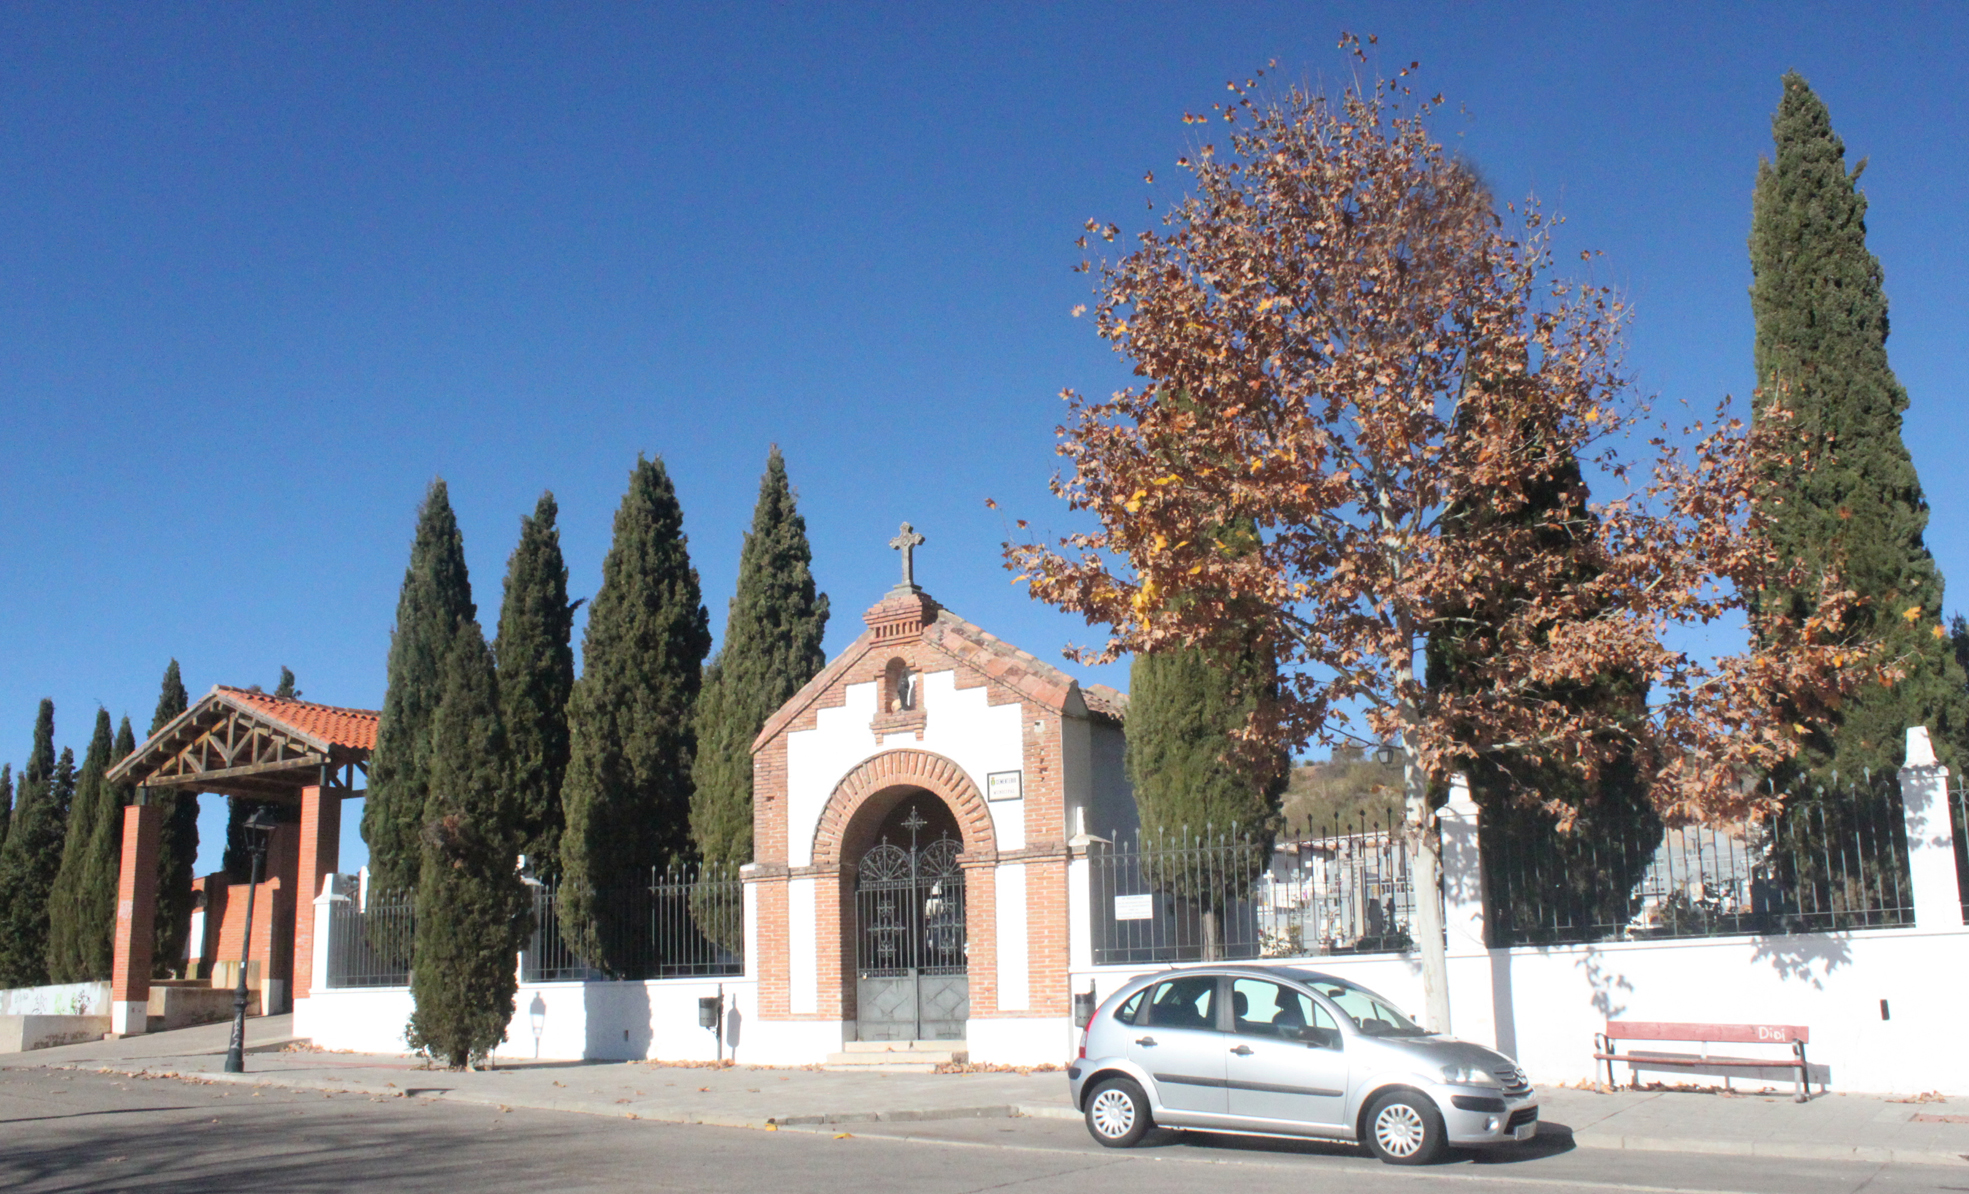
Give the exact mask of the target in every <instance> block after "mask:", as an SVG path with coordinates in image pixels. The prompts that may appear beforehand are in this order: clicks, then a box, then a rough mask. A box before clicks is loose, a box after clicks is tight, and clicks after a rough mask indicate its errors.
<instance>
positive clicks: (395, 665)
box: [362, 477, 478, 891]
mask: <svg viewBox="0 0 1969 1194" xmlns="http://www.w3.org/2000/svg"><path fill="white" fill-rule="evenodd" d="M477 619H478V607H477V606H476V605H474V604H473V603H472V582H471V578H470V577H469V576H467V575H466V572H465V540H464V536H462V535H461V534H459V531H458V519H457V516H456V515H454V514H453V513H452V511H451V497H450V493H449V492H448V491H447V490H446V488H445V484H444V479H443V478H442V477H440V478H439V479H437V480H436V481H433V482H431V488H430V491H429V492H428V493H427V494H426V495H425V497H424V504H423V506H422V507H421V508H420V509H419V511H418V516H417V537H416V539H415V540H413V541H412V543H411V546H410V566H409V567H408V568H407V569H405V571H404V575H403V589H402V592H401V594H400V595H399V596H398V598H397V624H396V630H395V631H394V632H393V633H392V634H391V636H390V661H389V672H388V688H387V690H386V691H385V693H384V696H383V714H382V719H381V721H380V723H379V724H378V726H377V728H376V752H375V754H374V755H373V756H372V757H371V759H370V764H369V796H368V798H367V799H366V800H364V802H363V810H362V839H363V840H364V841H365V842H368V843H369V869H370V873H371V874H372V876H373V877H374V881H375V883H376V884H377V886H378V887H380V888H381V889H382V890H384V891H408V890H411V889H413V888H415V887H416V886H417V874H418V867H419V865H420V860H421V857H422V850H423V847H422V846H421V845H419V835H420V834H421V832H422V830H423V824H424V821H423V818H424V805H425V802H426V801H427V800H428V799H429V796H430V775H431V719H432V718H433V717H435V716H436V714H437V708H438V701H439V700H440V698H441V697H442V696H443V669H444V661H445V659H446V658H447V657H448V655H449V654H450V651H451V640H452V638H453V637H454V636H456V635H457V633H458V628H459V627H460V626H462V625H464V624H465V623H467V622H475V621H477Z"/></svg>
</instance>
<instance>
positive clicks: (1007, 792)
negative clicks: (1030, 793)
mask: <svg viewBox="0 0 1969 1194" xmlns="http://www.w3.org/2000/svg"><path fill="white" fill-rule="evenodd" d="M1024 775H1025V773H1024V772H1022V771H993V772H991V773H989V774H988V775H986V776H985V799H986V800H1017V799H1019V798H1020V797H1022V796H1024V795H1025V790H1024V789H1023V788H1022V787H1020V781H1021V780H1022V779H1023V778H1024Z"/></svg>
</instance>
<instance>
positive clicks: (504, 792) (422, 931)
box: [407, 621, 530, 1069]
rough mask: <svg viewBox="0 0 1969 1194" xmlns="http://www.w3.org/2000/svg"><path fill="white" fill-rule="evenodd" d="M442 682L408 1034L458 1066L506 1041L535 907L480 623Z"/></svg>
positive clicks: (459, 643)
mask: <svg viewBox="0 0 1969 1194" xmlns="http://www.w3.org/2000/svg"><path fill="white" fill-rule="evenodd" d="M441 685H442V686H441V696H440V698H439V701H438V705H437V708H436V709H435V710H434V711H433V713H432V723H431V751H430V755H429V762H428V766H429V772H428V781H427V782H428V785H429V786H428V795H427V796H426V800H425V805H424V825H423V829H422V831H421V833H420V834H419V842H418V845H419V848H420V849H421V850H422V852H423V863H422V865H421V867H420V868H419V871H418V875H419V878H418V883H417V940H416V955H415V961H414V962H413V964H412V966H411V995H412V997H413V998H414V999H415V1000H416V1008H415V1010H414V1011H413V1012H412V1013H411V1017H410V1024H409V1028H408V1032H407V1037H408V1040H409V1041H410V1044H411V1047H412V1048H415V1049H418V1050H420V1051H422V1052H425V1053H427V1054H429V1055H430V1056H432V1057H434V1058H436V1059H438V1060H441V1061H444V1062H447V1063H448V1064H450V1065H451V1066H452V1067H453V1068H454V1069H456V1068H462V1067H463V1066H465V1065H466V1064H468V1063H470V1062H473V1061H476V1060H479V1059H482V1058H484V1057H485V1055H486V1054H487V1053H489V1052H490V1051H491V1050H492V1049H493V1047H494V1046H496V1045H498V1044H499V1042H500V1041H501V1040H502V1039H503V1038H504V1037H505V1035H506V1025H507V1023H508V1022H509V1021H511V1019H512V1018H513V994H514V992H515V991H516V990H518V978H517V975H516V974H515V971H514V965H513V960H514V956H515V954H516V953H517V952H518V950H519V947H520V941H521V939H522V936H523V934H524V933H525V931H526V929H527V927H528V926H527V910H528V906H529V903H530V900H529V897H528V893H527V888H526V885H525V884H524V883H522V882H521V881H520V876H519V872H518V871H517V870H516V869H515V867H514V865H513V862H514V857H513V856H514V852H515V847H516V845H517V842H518V836H517V834H516V832H515V829H516V820H517V818H516V816H515V815H514V814H515V812H516V808H515V804H516V802H515V800H514V798H513V793H512V788H511V786H510V783H511V768H510V762H509V760H508V757H507V749H506V735H505V731H504V729H503V728H502V726H501V724H500V717H499V682H498V680H497V678H496V677H495V675H494V673H493V663H492V653H491V652H490V651H489V650H487V648H486V645H485V639H484V637H483V636H482V635H481V633H480V631H479V627H478V623H476V622H472V621H467V622H465V623H464V624H463V625H461V626H460V627H459V628H458V630H457V632H456V633H455V634H454V635H453V642H452V647H451V651H450V653H449V657H448V658H447V659H446V660H445V664H444V668H443V671H442V673H441Z"/></svg>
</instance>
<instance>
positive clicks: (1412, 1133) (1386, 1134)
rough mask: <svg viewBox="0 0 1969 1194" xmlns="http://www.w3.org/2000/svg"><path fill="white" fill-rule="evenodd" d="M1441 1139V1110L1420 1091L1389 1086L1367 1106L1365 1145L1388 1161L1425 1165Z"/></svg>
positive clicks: (1438, 1154)
mask: <svg viewBox="0 0 1969 1194" xmlns="http://www.w3.org/2000/svg"><path fill="white" fill-rule="evenodd" d="M1445 1143H1446V1139H1445V1134H1444V1130H1443V1117H1442V1113H1441V1112H1439V1111H1437V1110H1436V1105H1435V1104H1434V1103H1432V1102H1430V1101H1429V1099H1428V1098H1427V1097H1426V1096H1424V1095H1420V1094H1416V1093H1414V1092H1412V1091H1405V1090H1391V1091H1389V1092H1388V1093H1387V1094H1384V1095H1382V1096H1381V1097H1380V1098H1378V1099H1376V1100H1374V1105H1373V1106H1372V1107H1370V1108H1369V1109H1368V1112H1367V1146H1368V1147H1369V1148H1370V1149H1372V1150H1373V1151H1374V1155H1375V1156H1377V1157H1380V1158H1381V1159H1382V1160H1383V1161H1386V1162H1387V1163H1388V1164H1390V1165H1428V1164H1430V1163H1432V1162H1434V1161H1436V1160H1439V1159H1440V1158H1441V1157H1442V1155H1443V1151H1444V1147H1445Z"/></svg>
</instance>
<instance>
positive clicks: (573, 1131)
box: [0, 1070, 1969, 1194]
mask: <svg viewBox="0 0 1969 1194" xmlns="http://www.w3.org/2000/svg"><path fill="white" fill-rule="evenodd" d="M1309 1188H1310V1189H1317V1190H1319V1191H1321V1194H1328V1192H1331V1194H1352V1192H1355V1191H1370V1190H1371V1191H1376V1192H1388V1194H1408V1192H1410V1191H1415V1192H1418V1194H1428V1192H1434V1194H1480V1192H1482V1191H1486V1190H1496V1191H1500V1192H1501V1191H1506V1190H1529V1191H1540V1192H1543V1191H1551V1192H1554V1194H1560V1192H1563V1191H1567V1190H1608V1191H1637V1192H1639V1191H1647V1192H1658V1191H1659V1192H1666V1191H1692V1192H1693V1191H1703V1192H1711V1191H1714V1192H1718V1194H1723V1192H1731V1194H1735V1192H1741V1194H1858V1192H1860V1191H1865V1192H1866V1194H1900V1192H1902V1191H1916V1190H1920V1191H1969V1164H1965V1165H1964V1166H1963V1169H1962V1171H1961V1172H1960V1173H1958V1172H1957V1171H1956V1170H1954V1169H1949V1168H1936V1167H1922V1166H1882V1165H1872V1164H1854V1163H1827V1162H1786V1161H1772V1160H1765V1159H1755V1158H1739V1157H1705V1156H1697V1155H1683V1154H1672V1153H1623V1152H1611V1151H1593V1150H1587V1149H1578V1150H1574V1149H1572V1148H1571V1147H1570V1146H1569V1144H1568V1142H1567V1139H1566V1137H1565V1134H1564V1133H1563V1131H1558V1130H1555V1131H1553V1132H1552V1133H1551V1134H1550V1135H1549V1136H1543V1137H1541V1138H1540V1140H1538V1141H1535V1142H1533V1143H1532V1144H1529V1145H1526V1146H1523V1147H1521V1148H1519V1149H1515V1150H1513V1151H1511V1152H1509V1153H1499V1154H1493V1155H1491V1156H1489V1157H1488V1158H1485V1159H1477V1158H1463V1159H1459V1160H1457V1161H1454V1162H1451V1163H1449V1164H1445V1165H1441V1166H1437V1167H1434V1168H1430V1169H1426V1170H1404V1169H1396V1168H1392V1167H1389V1166H1384V1165H1381V1164H1379V1163H1378V1162H1374V1161H1370V1160H1367V1159H1365V1158H1363V1157H1360V1156H1358V1155H1355V1154H1351V1153H1349V1152H1348V1151H1346V1150H1340V1149H1333V1148H1327V1147H1323V1146H1317V1145H1299V1144H1292V1143H1280V1142H1272V1141H1256V1140H1245V1139H1238V1138H1235V1137H1223V1136H1215V1137H1213V1136H1197V1135H1189V1134H1176V1133H1170V1134H1167V1135H1166V1136H1165V1138H1163V1139H1160V1140H1157V1141H1154V1142H1152V1144H1151V1145H1150V1146H1149V1147H1145V1148H1140V1149H1135V1150H1132V1151H1129V1152H1125V1153H1117V1152H1111V1151H1108V1150H1105V1149H1102V1148H1099V1147H1098V1146H1096V1145H1094V1144H1093V1143H1092V1142H1091V1141H1090V1140H1089V1139H1088V1138H1087V1135H1086V1133H1085V1131H1084V1130H1083V1129H1082V1128H1081V1127H1080V1126H1079V1125H1078V1124H1076V1123H1073V1122H1068V1121H1057V1120H1003V1119H997V1120H991V1119H980V1120H951V1121H941V1122H934V1123H925V1124H913V1125H909V1124H897V1125H892V1126H880V1125H870V1126H868V1127H865V1128H857V1129H855V1130H854V1131H853V1132H852V1133H851V1134H845V1135H843V1134H838V1133H835V1132H804V1131H794V1130H784V1131H779V1132H764V1131H751V1130H744V1129H733V1128H708V1127H696V1126H690V1125H679V1124H660V1123H651V1122H643V1121H632V1120H627V1119H613V1118H608V1117H602V1116H593V1115H578V1114H569V1113H561V1112H551V1111H528V1110H522V1109H515V1110H512V1111H501V1110H499V1109H497V1108H489V1107H484V1106H474V1105H468V1104H457V1103H453V1104H447V1103H446V1102H445V1101H444V1100H443V1099H441V1098H416V1097H404V1098H391V1099H380V1098H375V1097H372V1096H369V1095H361V1094H320V1093H311V1092H300V1091H293V1090H283V1089H280V1088H276V1087H243V1086H237V1085H224V1084H208V1083H197V1082H188V1081H184V1080H180V1079H175V1078H155V1079H142V1078H129V1077H123V1076H120V1075H110V1074H95V1073H76V1072H62V1071H32V1070H15V1071H8V1072H0V1189H6V1190H19V1191H33V1192H37V1194H42V1192H54V1191H92V1192H93V1191H117V1190H131V1191H138V1190H141V1191H147V1192H154V1194H175V1192H179V1191H182V1192H185V1194H191V1192H193V1191H197V1192H199V1194H207V1192H209V1191H214V1190H241V1191H253V1192H255V1194H258V1192H261V1191H265V1192H269V1194H278V1192H285V1191H315V1190H321V1191H330V1190H333V1191H345V1190H379V1191H380V1190H389V1191H447V1192H449V1191H459V1190H465V1191H475V1192H476V1191H488V1192H489V1191H507V1190H513V1191H531V1190H539V1191H554V1192H556V1194H560V1192H563V1191H586V1190H636V1191H661V1190H680V1191H691V1192H693V1194H713V1192H719V1191H771V1192H774V1194H779V1192H809V1191H811V1192H813V1194H836V1192H840V1194H884V1192H887V1191H898V1192H903V1191H907V1192H909V1194H959V1192H967V1194H968V1192H971V1191H984V1190H1007V1191H1019V1192H1022V1194H1023V1192H1028V1191H1029V1192H1031V1194H1053V1192H1059V1194H1066V1192H1068V1191H1071V1192H1073V1194H1089V1192H1092V1191H1106V1190H1114V1191H1120V1192H1125V1194H1162V1192H1164V1191H1172V1192H1173V1191H1186V1192H1188V1191H1196V1190H1199V1189H1203V1190H1209V1191H1212V1194H1229V1192H1231V1191H1241V1190H1252V1191H1263V1192H1265V1194H1274V1192H1276V1191H1279V1190H1282V1189H1309Z"/></svg>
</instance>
